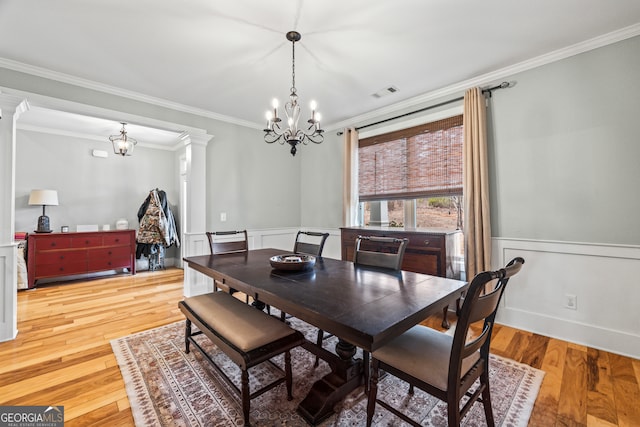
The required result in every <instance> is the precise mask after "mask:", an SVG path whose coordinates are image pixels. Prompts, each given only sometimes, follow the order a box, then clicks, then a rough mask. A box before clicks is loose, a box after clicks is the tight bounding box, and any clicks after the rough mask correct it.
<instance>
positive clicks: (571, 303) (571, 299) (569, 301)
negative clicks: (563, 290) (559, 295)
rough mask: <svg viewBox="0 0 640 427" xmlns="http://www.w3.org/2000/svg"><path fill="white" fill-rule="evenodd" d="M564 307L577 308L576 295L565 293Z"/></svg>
mask: <svg viewBox="0 0 640 427" xmlns="http://www.w3.org/2000/svg"><path fill="white" fill-rule="evenodd" d="M564 307H565V308H568V309H570V310H577V309H578V297H577V296H575V295H571V294H565V296H564Z"/></svg>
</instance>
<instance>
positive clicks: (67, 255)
mask: <svg viewBox="0 0 640 427" xmlns="http://www.w3.org/2000/svg"><path fill="white" fill-rule="evenodd" d="M117 269H127V270H128V271H130V272H131V274H136V236H135V230H111V231H91V232H79V233H47V234H45V233H32V234H29V236H28V237H27V277H28V282H29V283H28V286H29V288H34V287H35V286H36V281H38V280H40V279H51V278H58V277H65V276H73V275H79V274H88V273H95V272H98V271H108V270H117Z"/></svg>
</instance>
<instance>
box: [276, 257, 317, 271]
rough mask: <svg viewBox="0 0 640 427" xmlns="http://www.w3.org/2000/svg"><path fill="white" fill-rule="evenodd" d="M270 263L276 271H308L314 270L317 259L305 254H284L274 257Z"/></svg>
mask: <svg viewBox="0 0 640 427" xmlns="http://www.w3.org/2000/svg"><path fill="white" fill-rule="evenodd" d="M269 262H270V263H271V267H273V268H275V269H276V270H306V269H308V268H313V266H314V265H315V264H316V257H314V256H313V255H305V254H284V255H276V256H272V257H271V258H269Z"/></svg>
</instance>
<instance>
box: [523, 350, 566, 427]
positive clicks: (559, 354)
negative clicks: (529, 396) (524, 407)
mask: <svg viewBox="0 0 640 427" xmlns="http://www.w3.org/2000/svg"><path fill="white" fill-rule="evenodd" d="M546 348H547V350H546V351H545V354H544V357H543V359H542V364H541V366H540V369H542V370H543V371H544V372H545V375H544V380H543V381H542V385H541V386H540V391H539V392H538V398H537V399H536V402H535V404H534V406H533V412H532V413H531V418H530V420H529V424H530V425H534V426H553V425H555V424H556V419H557V416H558V405H559V402H560V390H561V388H562V377H563V375H564V366H565V360H566V355H567V343H566V342H565V341H560V340H556V339H548V342H547V346H546Z"/></svg>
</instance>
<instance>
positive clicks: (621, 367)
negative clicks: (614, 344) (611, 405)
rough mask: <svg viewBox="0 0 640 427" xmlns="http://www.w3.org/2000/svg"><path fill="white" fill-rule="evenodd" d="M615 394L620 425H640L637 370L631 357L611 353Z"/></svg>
mask: <svg viewBox="0 0 640 427" xmlns="http://www.w3.org/2000/svg"><path fill="white" fill-rule="evenodd" d="M609 362H610V364H611V378H612V380H613V395H614V398H615V401H616V409H617V412H618V414H617V415H618V425H620V426H625V427H627V426H629V427H631V426H634V427H637V426H639V425H640V387H639V386H638V380H637V377H636V371H635V369H634V366H633V362H632V360H631V359H630V358H628V357H624V356H620V355H617V354H610V355H609Z"/></svg>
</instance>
